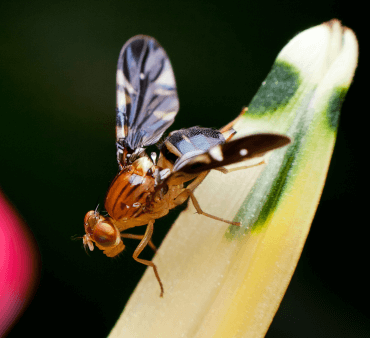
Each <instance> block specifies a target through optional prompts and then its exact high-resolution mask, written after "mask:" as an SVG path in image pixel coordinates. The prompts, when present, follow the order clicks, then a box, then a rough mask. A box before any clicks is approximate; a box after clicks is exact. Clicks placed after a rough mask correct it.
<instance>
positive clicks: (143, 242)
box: [132, 220, 164, 297]
mask: <svg viewBox="0 0 370 338" xmlns="http://www.w3.org/2000/svg"><path fill="white" fill-rule="evenodd" d="M153 225H154V220H152V221H149V223H148V226H147V228H146V231H145V234H144V236H143V239H142V240H141V242H140V243H139V245H138V246H137V248H136V250H135V251H134V254H133V255H132V257H133V258H134V259H135V260H136V261H137V262H139V263H141V264H144V265H148V266H151V267H152V268H153V270H154V274H155V277H156V278H157V280H158V283H159V286H160V288H161V294H160V296H161V297H163V293H164V289H163V284H162V281H161V279H160V278H159V274H158V270H157V267H156V266H155V264H154V263H153V262H152V261H148V260H146V259H141V258H139V257H138V256H139V255H140V254H141V252H142V251H143V250H144V248H145V247H146V246H147V245H148V243H149V241H150V239H151V238H152V235H153V229H154V226H153Z"/></svg>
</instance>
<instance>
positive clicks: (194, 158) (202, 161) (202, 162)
mask: <svg viewBox="0 0 370 338" xmlns="http://www.w3.org/2000/svg"><path fill="white" fill-rule="evenodd" d="M290 142H291V140H290V138H289V137H287V136H284V135H279V134H270V133H265V134H255V135H249V136H245V137H242V138H239V139H236V140H232V141H229V142H226V143H224V144H219V145H216V146H214V147H212V148H210V149H208V150H207V151H205V152H203V153H201V154H194V155H192V154H191V152H190V153H186V154H185V155H184V156H181V157H180V158H179V159H178V160H177V161H176V162H175V165H174V167H173V172H183V173H186V174H197V173H201V172H203V171H207V170H210V169H216V168H219V167H223V166H226V165H229V164H232V163H237V162H241V161H245V160H248V159H252V158H255V157H261V156H263V155H264V154H266V153H267V152H269V151H272V150H275V149H278V148H281V147H284V146H286V145H288V144H289V143H290Z"/></svg>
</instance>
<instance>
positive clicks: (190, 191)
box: [174, 169, 241, 226]
mask: <svg viewBox="0 0 370 338" xmlns="http://www.w3.org/2000/svg"><path fill="white" fill-rule="evenodd" d="M225 170H227V169H225ZM208 173H209V170H208V171H204V172H202V173H201V174H200V175H199V176H198V177H197V178H196V179H195V180H194V181H193V182H191V183H190V184H189V185H188V186H187V188H185V189H184V191H183V192H182V193H181V194H180V195H178V196H177V197H176V198H175V200H174V203H175V204H176V205H181V204H182V203H184V202H185V201H186V200H187V199H188V197H189V196H190V198H191V201H192V202H193V205H194V207H195V209H196V210H197V213H198V214H200V215H204V216H207V217H210V218H213V219H215V220H218V221H222V222H225V223H228V224H232V225H237V226H240V225H241V223H240V222H231V221H227V220H225V219H223V218H220V217H217V216H213V215H210V214H207V213H205V212H203V210H202V209H201V208H200V205H199V203H198V201H197V200H196V198H195V196H194V195H193V190H194V189H195V188H196V187H197V186H198V185H199V184H200V183H202V181H203V180H204V179H205V178H206V176H207V175H208Z"/></svg>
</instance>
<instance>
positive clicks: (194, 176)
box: [83, 35, 290, 297]
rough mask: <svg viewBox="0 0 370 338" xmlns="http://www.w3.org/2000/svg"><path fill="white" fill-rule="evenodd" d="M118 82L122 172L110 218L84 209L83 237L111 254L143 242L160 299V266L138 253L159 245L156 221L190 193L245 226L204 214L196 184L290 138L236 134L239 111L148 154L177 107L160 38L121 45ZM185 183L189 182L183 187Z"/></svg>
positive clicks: (109, 202) (108, 202)
mask: <svg viewBox="0 0 370 338" xmlns="http://www.w3.org/2000/svg"><path fill="white" fill-rule="evenodd" d="M116 81H117V83H116V86H117V87H116V92H117V106H116V147H117V162H118V167H119V172H118V174H117V176H116V177H115V179H114V180H113V182H112V184H111V186H110V188H109V189H108V192H107V195H106V198H105V209H106V211H107V212H108V214H109V216H107V217H105V216H102V215H101V214H99V212H98V211H97V210H91V211H89V212H88V213H87V214H86V216H85V219H84V225H85V232H86V234H85V235H84V236H83V243H84V246H85V247H88V248H89V249H90V250H93V249H94V243H95V245H96V246H97V247H98V248H99V249H100V250H103V252H104V254H105V255H107V256H108V257H114V256H116V255H118V254H119V253H120V252H121V251H122V250H124V248H125V245H124V244H123V242H122V238H131V239H137V240H140V243H139V245H138V247H137V248H136V250H135V251H134V254H133V258H134V259H135V260H136V261H138V262H139V263H142V264H145V265H148V266H151V267H152V268H153V270H154V273H155V276H156V278H157V280H158V282H159V285H160V289H161V294H160V296H161V297H162V296H163V292H164V289H163V284H162V281H161V279H160V277H159V274H158V270H157V267H156V265H155V264H154V263H153V262H152V261H149V260H144V259H141V258H139V255H140V253H141V252H142V251H143V249H144V248H145V247H146V246H147V245H149V246H150V247H151V248H152V249H153V250H155V246H154V245H153V243H152V241H151V238H152V234H153V225H154V222H155V220H156V219H158V218H161V217H163V216H165V215H166V214H167V213H168V212H169V210H170V209H172V208H175V207H176V206H178V205H180V204H182V203H184V202H185V201H186V200H187V199H188V198H189V197H190V199H191V200H192V202H193V204H194V206H195V208H196V210H197V212H198V213H199V214H202V215H205V216H207V217H210V218H213V219H216V220H219V221H222V222H225V223H228V224H233V225H237V226H239V225H240V223H239V222H232V221H228V220H224V219H222V218H220V217H217V216H213V215H210V214H207V213H205V212H203V211H202V209H201V208H200V206H199V204H198V202H197V200H196V198H195V196H194V194H193V191H194V189H195V188H196V187H197V186H198V185H199V184H200V183H201V182H202V181H203V180H204V178H205V177H206V176H207V174H208V173H209V172H210V170H212V169H215V170H219V171H222V172H224V173H228V172H230V171H231V170H228V169H226V168H225V166H226V165H228V164H232V163H237V162H241V161H244V160H247V159H252V158H256V157H257V158H260V159H261V161H260V162H259V163H258V164H257V165H259V164H262V163H264V162H263V155H264V154H266V153H267V152H269V151H271V150H274V149H278V148H280V147H283V146H285V145H287V144H289V143H290V139H289V138H288V137H286V136H283V135H278V134H272V133H261V134H254V135H249V136H245V137H242V138H239V139H234V140H233V139H232V138H233V136H234V135H235V134H236V131H235V130H234V129H233V125H234V124H235V122H236V121H237V120H238V118H239V117H240V116H241V115H239V117H237V118H236V119H235V120H234V121H232V122H230V123H229V124H228V125H226V126H225V127H223V128H221V129H220V130H214V129H211V128H201V127H192V128H188V129H181V130H177V131H173V132H172V133H170V134H169V136H168V137H167V138H165V140H164V142H163V143H162V144H161V146H160V151H159V156H158V157H157V154H156V153H155V152H153V153H151V154H150V155H149V154H147V152H146V150H145V147H147V146H150V145H153V144H156V143H157V142H158V141H159V139H160V138H161V137H162V135H163V133H164V132H165V131H166V129H167V128H168V127H169V126H170V125H171V124H172V123H173V121H174V119H175V116H176V114H177V112H178V110H179V100H178V96H177V90H176V82H175V77H174V74H173V71H172V67H171V63H170V60H169V58H168V56H167V54H166V52H165V51H164V49H163V48H162V47H161V46H160V45H159V43H158V42H157V41H156V40H155V39H154V38H152V37H149V36H144V35H137V36H135V37H133V38H131V39H130V40H128V41H127V42H126V44H125V45H124V46H123V47H122V49H121V52H120V55H119V58H118V65H117V78H116ZM242 113H244V110H243V111H242ZM249 167H251V166H249ZM244 168H247V167H246V166H244V167H239V168H236V169H244ZM234 170H235V169H234ZM186 182H188V183H189V184H188V185H187V186H186V187H184V183H186ZM141 225H147V227H146V231H145V234H144V235H132V234H127V233H121V232H122V231H124V230H127V229H129V228H133V227H136V226H141Z"/></svg>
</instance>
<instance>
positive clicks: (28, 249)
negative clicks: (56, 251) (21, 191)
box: [0, 191, 40, 337]
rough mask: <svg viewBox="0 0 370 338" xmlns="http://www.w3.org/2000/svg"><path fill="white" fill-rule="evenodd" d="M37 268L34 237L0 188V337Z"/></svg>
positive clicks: (27, 294) (23, 303)
mask: <svg viewBox="0 0 370 338" xmlns="http://www.w3.org/2000/svg"><path fill="white" fill-rule="evenodd" d="M39 272H40V259H39V252H38V249H37V246H36V243H35V240H34V238H33V236H32V234H31V232H30V230H29V229H28V228H27V226H26V225H25V224H24V222H23V221H22V220H21V219H20V217H19V216H18V215H17V213H16V211H15V210H14V208H13V207H12V206H11V205H10V203H9V202H8V201H7V200H6V199H5V196H4V195H3V194H2V192H1V191H0V337H3V336H4V335H5V334H6V333H7V332H9V330H10V328H11V327H12V325H13V324H14V323H15V321H16V320H17V318H19V316H20V315H21V313H22V312H23V310H24V309H25V308H26V307H27V305H28V304H29V302H30V301H31V299H32V297H33V294H34V291H35V289H36V286H37V284H38V281H39V275H40V273H39Z"/></svg>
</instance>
